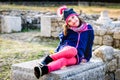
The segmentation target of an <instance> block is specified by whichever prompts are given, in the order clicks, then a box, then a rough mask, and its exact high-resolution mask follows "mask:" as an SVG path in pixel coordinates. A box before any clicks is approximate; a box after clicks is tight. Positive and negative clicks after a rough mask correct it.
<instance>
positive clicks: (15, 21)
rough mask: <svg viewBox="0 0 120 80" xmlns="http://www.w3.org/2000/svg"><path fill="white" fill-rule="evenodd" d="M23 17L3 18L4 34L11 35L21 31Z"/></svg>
mask: <svg viewBox="0 0 120 80" xmlns="http://www.w3.org/2000/svg"><path fill="white" fill-rule="evenodd" d="M21 24H22V23H21V17H15V16H3V17H2V20H1V28H2V31H1V32H2V33H11V32H18V31H21V29H22V26H21Z"/></svg>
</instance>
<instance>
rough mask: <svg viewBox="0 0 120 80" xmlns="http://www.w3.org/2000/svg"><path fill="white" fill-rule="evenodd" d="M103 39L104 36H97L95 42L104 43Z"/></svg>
mask: <svg viewBox="0 0 120 80" xmlns="http://www.w3.org/2000/svg"><path fill="white" fill-rule="evenodd" d="M102 41H103V39H102V37H99V36H95V39H94V44H99V45H102V43H103V42H102Z"/></svg>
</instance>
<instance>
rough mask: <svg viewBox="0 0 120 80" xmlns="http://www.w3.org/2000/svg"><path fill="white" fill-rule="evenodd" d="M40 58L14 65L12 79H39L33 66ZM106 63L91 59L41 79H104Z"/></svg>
mask: <svg viewBox="0 0 120 80" xmlns="http://www.w3.org/2000/svg"><path fill="white" fill-rule="evenodd" d="M38 62H39V60H33V61H29V62H23V63H18V64H14V65H12V71H11V73H12V76H11V79H12V80H37V79H36V77H35V76H34V72H33V68H34V66H35V65H36V64H37V63H38ZM104 77H105V65H104V63H103V62H95V61H90V62H88V63H85V64H79V65H74V66H69V67H66V68H64V69H61V70H57V71H53V72H51V73H49V74H46V75H44V76H43V77H41V78H40V79H39V80H104Z"/></svg>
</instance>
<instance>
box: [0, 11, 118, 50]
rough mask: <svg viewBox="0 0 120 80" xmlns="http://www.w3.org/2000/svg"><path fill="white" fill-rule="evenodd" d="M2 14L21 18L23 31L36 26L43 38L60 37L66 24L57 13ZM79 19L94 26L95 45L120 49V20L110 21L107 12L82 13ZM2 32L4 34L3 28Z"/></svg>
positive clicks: (16, 12) (26, 12) (0, 29)
mask: <svg viewBox="0 0 120 80" xmlns="http://www.w3.org/2000/svg"><path fill="white" fill-rule="evenodd" d="M13 13H14V14H13ZM1 14H2V16H3V15H4V16H8V15H10V16H20V17H21V20H22V23H21V24H22V29H23V28H24V26H27V27H26V28H28V27H30V26H32V27H33V25H34V28H35V26H36V27H37V28H41V36H44V37H58V35H59V33H60V32H61V31H62V26H63V24H64V21H62V20H61V19H60V18H59V17H58V16H56V14H55V13H50V12H38V11H20V10H8V11H7V10H6V11H1ZM79 17H80V18H83V19H84V20H85V21H86V22H88V23H90V24H91V25H92V26H93V29H94V32H95V40H94V44H95V45H108V46H113V47H115V48H120V20H118V21H113V20H112V19H110V18H109V16H108V12H107V11H103V12H101V14H100V16H99V15H87V14H85V13H81V15H80V16H79ZM0 18H1V17H0ZM0 22H1V19H0ZM0 31H1V32H2V28H1V26H0Z"/></svg>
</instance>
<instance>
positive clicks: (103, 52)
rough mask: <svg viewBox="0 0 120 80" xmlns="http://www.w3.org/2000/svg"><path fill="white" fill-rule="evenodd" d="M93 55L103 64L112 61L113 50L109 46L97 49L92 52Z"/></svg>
mask: <svg viewBox="0 0 120 80" xmlns="http://www.w3.org/2000/svg"><path fill="white" fill-rule="evenodd" d="M93 53H94V55H95V56H97V57H99V58H101V59H102V60H103V61H104V62H109V61H111V60H112V59H113V54H114V50H113V47H111V46H105V45H103V46H101V47H99V48H97V49H96V50H95V51H94V52H93Z"/></svg>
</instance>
